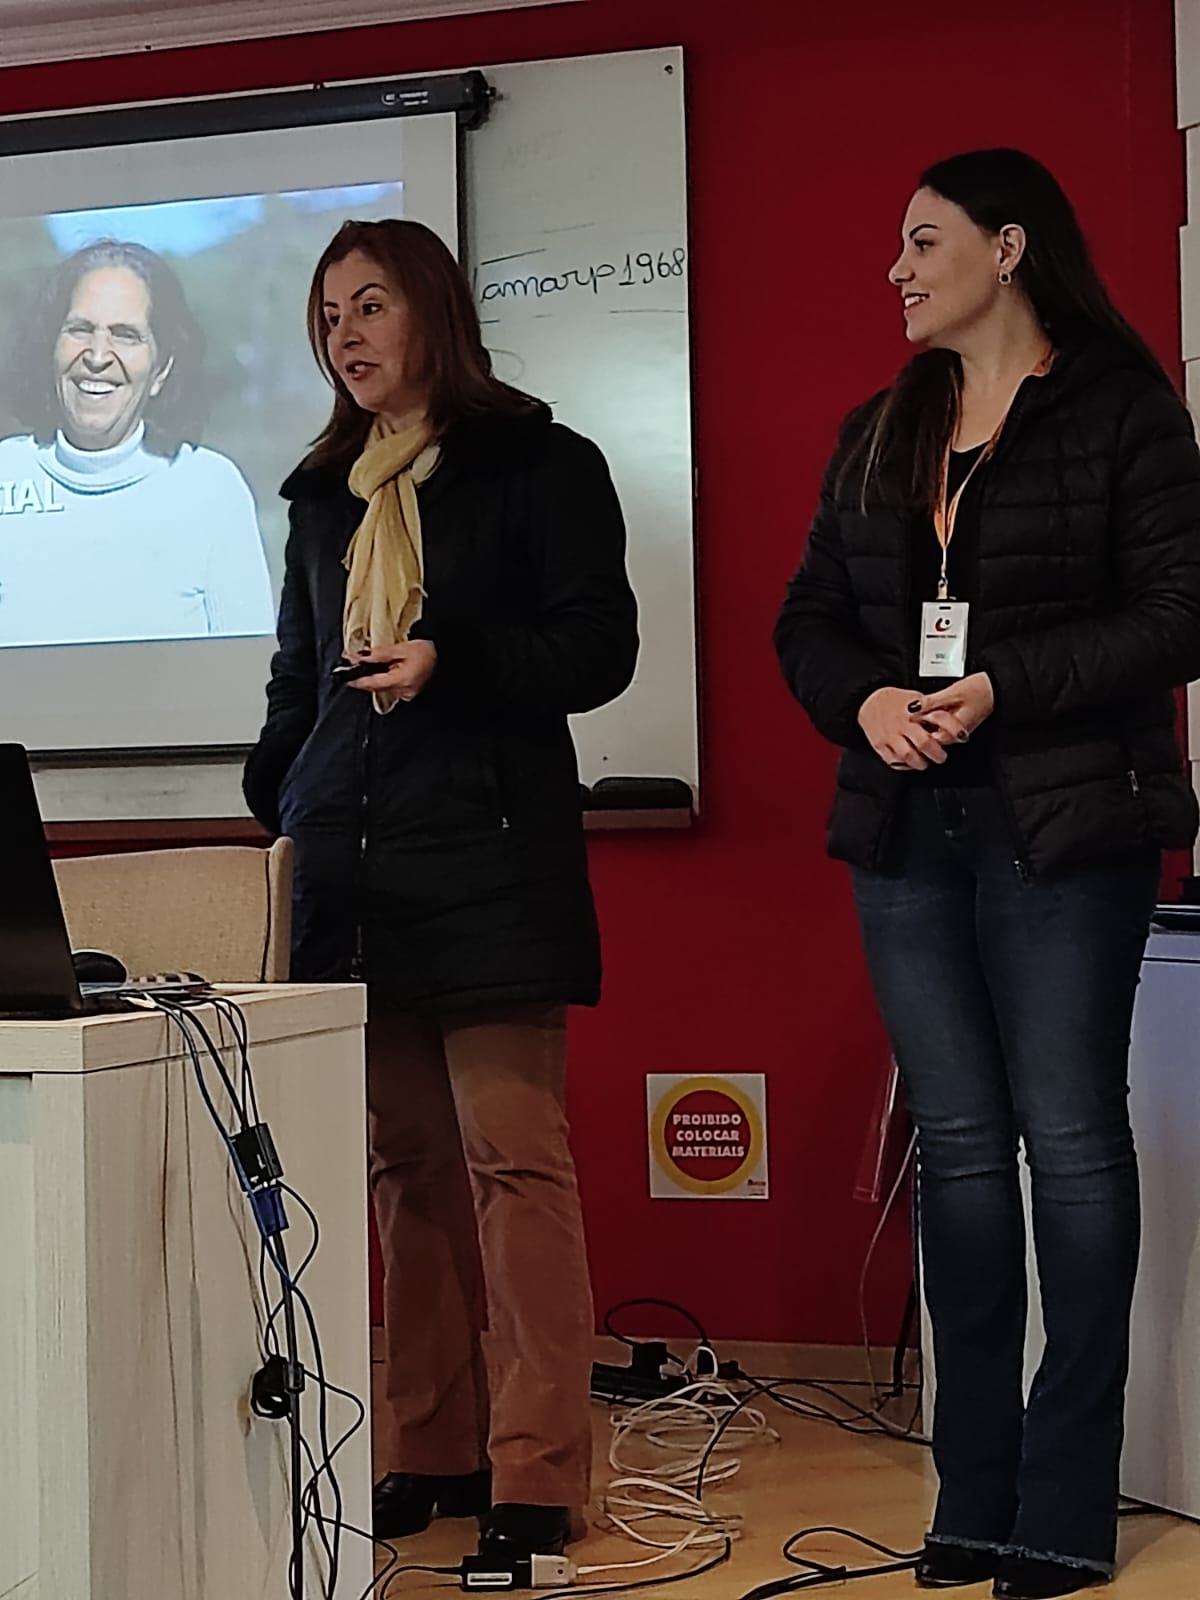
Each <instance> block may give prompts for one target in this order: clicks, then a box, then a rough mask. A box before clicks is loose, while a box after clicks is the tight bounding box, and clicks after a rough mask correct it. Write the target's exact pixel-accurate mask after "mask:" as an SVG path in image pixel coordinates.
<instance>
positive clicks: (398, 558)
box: [342, 422, 441, 713]
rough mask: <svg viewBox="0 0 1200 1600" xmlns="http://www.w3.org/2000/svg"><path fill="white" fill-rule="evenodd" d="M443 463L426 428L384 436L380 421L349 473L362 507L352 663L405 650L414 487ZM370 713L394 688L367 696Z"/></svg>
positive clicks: (418, 569) (350, 589)
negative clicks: (362, 656) (394, 648)
mask: <svg viewBox="0 0 1200 1600" xmlns="http://www.w3.org/2000/svg"><path fill="white" fill-rule="evenodd" d="M440 457H441V452H440V450H439V448H438V445H437V443H436V442H435V441H434V440H433V438H432V435H431V432H430V428H429V424H428V423H427V422H422V423H420V424H418V425H416V426H414V427H411V428H407V429H406V430H405V431H404V432H403V433H384V432H383V431H382V429H381V427H380V424H379V423H378V422H376V423H375V425H374V427H373V428H372V429H371V432H370V434H369V435H368V437H367V442H366V445H365V446H364V448H363V453H362V455H360V456H359V458H358V460H357V461H356V462H355V463H354V465H353V467H351V469H350V489H351V492H352V493H353V494H356V495H357V496H358V497H359V499H360V500H365V501H366V502H367V509H366V512H365V514H364V515H363V519H362V521H361V522H360V523H359V525H358V530H357V532H356V533H355V535H354V537H353V539H351V541H350V548H349V549H348V550H347V551H346V558H345V562H344V565H345V568H346V571H347V573H348V574H349V577H348V578H347V581H346V609H345V611H344V613H343V617H342V641H343V647H344V649H345V652H346V656H347V658H348V659H349V660H351V661H353V660H355V658H356V657H357V656H358V654H359V652H360V651H361V650H364V649H370V650H380V649H386V648H387V647H388V646H389V645H393V644H403V643H404V641H405V640H406V639H407V638H408V636H409V634H410V632H411V631H412V626H413V624H414V623H415V622H416V621H417V619H418V618H419V617H420V615H421V603H422V601H423V599H424V597H425V590H424V586H423V577H424V564H423V557H422V551H421V511H420V507H419V505H418V503H417V486H418V484H422V483H424V482H425V480H426V479H427V478H428V477H429V476H430V474H431V473H432V472H433V471H434V469H435V468H436V466H437V464H438V461H439V459H440ZM371 698H372V700H373V701H374V702H375V709H376V711H379V712H383V713H386V712H388V711H391V710H392V708H393V707H394V706H395V705H396V702H397V699H398V696H397V694H396V692H395V690H393V689H382V690H379V691H377V692H376V693H375V694H374V695H372V697H371Z"/></svg>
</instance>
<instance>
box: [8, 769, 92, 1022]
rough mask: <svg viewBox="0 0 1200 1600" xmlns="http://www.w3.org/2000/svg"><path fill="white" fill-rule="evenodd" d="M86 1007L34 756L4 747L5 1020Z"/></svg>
mask: <svg viewBox="0 0 1200 1600" xmlns="http://www.w3.org/2000/svg"><path fill="white" fill-rule="evenodd" d="M83 1009H84V1008H83V1000H82V997H81V995H80V992H79V985H78V983H77V982H76V979H75V968H74V964H73V963H72V960H71V944H70V940H69V938H68V935H67V926H66V922H65V921H64V919H63V912H62V903H61V901H60V900H59V897H58V885H57V884H56V883H55V881H54V869H53V867H52V866H51V865H50V852H49V850H48V849H47V847H46V834H45V830H44V829H43V827H42V815H41V811H40V810H39V808H38V802H37V794H36V792H35V790H34V787H33V778H32V776H31V775H30V771H29V757H28V755H27V754H26V752H25V749H24V747H23V746H22V745H19V744H0V1014H8V1015H10V1016H11V1015H13V1014H14V1013H15V1014H18V1015H26V1016H28V1015H41V1016H73V1015H77V1014H78V1013H80V1012H81V1011H82V1010H83Z"/></svg>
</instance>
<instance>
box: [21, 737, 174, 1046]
mask: <svg viewBox="0 0 1200 1600" xmlns="http://www.w3.org/2000/svg"><path fill="white" fill-rule="evenodd" d="M196 987H203V986H202V985H199V984H197V985H195V986H190V985H186V984H179V983H169V984H168V983H153V982H150V983H84V984H80V982H79V980H78V978H77V977H76V976H75V963H74V961H73V960H72V958H71V941H70V937H69V936H68V933H67V924H66V919H65V918H64V916H63V909H62V901H61V900H60V899H59V894H58V884H57V883H56V881H55V878H54V869H53V867H52V866H51V864H50V851H49V849H48V848H47V845H46V832H45V829H44V828H43V826H42V814H41V810H40V808H39V806H38V801H37V792H36V790H35V789H34V786H33V776H32V774H31V773H30V770H29V756H28V753H27V752H26V750H25V748H24V746H23V745H19V744H0V1016H2V1017H17V1018H35V1017H36V1018H48V1019H53V1018H63V1017H82V1016H91V1015H95V1014H97V1013H102V1012H106V1011H123V1010H127V1009H129V1007H128V1005H127V1003H126V1002H127V1001H128V1000H130V999H132V998H134V997H136V996H143V997H146V998H153V997H155V996H162V997H164V998H166V997H167V996H175V997H178V996H179V995H180V994H181V993H185V992H193V990H194V988H196Z"/></svg>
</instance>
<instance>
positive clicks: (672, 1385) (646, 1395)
mask: <svg viewBox="0 0 1200 1600" xmlns="http://www.w3.org/2000/svg"><path fill="white" fill-rule="evenodd" d="M686 1384H687V1379H686V1378H683V1377H674V1376H672V1377H664V1376H663V1374H662V1373H649V1372H637V1371H635V1370H634V1368H633V1367H617V1366H612V1365H610V1364H609V1363H608V1362H606V1361H596V1362H593V1364H592V1398H593V1399H594V1400H631V1401H633V1402H634V1403H637V1402H640V1401H642V1400H664V1399H666V1397H667V1396H668V1395H671V1394H675V1393H677V1391H678V1390H680V1389H682V1388H684V1387H685V1386H686Z"/></svg>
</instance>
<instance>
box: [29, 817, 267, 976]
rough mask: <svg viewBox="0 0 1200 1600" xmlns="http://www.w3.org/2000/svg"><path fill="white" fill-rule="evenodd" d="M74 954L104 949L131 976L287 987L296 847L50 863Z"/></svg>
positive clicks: (221, 848)
mask: <svg viewBox="0 0 1200 1600" xmlns="http://www.w3.org/2000/svg"><path fill="white" fill-rule="evenodd" d="M54 875H55V877H56V878H57V880H58V891H59V894H60V895H61V897H62V903H63V912H64V914H65V916H66V920H67V931H68V932H69V934H70V937H71V947H72V949H75V950H104V951H107V952H108V953H109V954H110V955H114V956H117V957H118V958H119V959H120V960H121V961H123V962H124V964H125V967H126V969H127V970H128V972H129V974H130V976H131V977H138V976H143V977H144V976H147V975H149V974H150V973H156V972H197V973H199V974H200V975H201V976H202V977H204V978H208V979H210V980H211V981H212V982H213V983H284V982H286V981H287V977H288V969H289V961H290V946H291V927H292V842H291V840H290V839H278V840H276V842H275V843H274V844H273V845H272V846H271V847H270V849H269V850H266V849H257V848H254V847H252V846H246V847H242V846H226V845H211V846H198V847H196V848H193V849H187V850H145V851H134V852H130V853H129V854H127V855H110V856H77V857H72V858H70V859H66V860H61V861H56V862H55V863H54Z"/></svg>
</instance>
